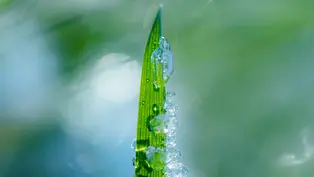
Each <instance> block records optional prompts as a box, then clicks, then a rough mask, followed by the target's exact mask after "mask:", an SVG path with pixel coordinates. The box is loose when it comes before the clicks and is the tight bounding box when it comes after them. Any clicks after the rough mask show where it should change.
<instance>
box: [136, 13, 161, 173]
mask: <svg viewBox="0 0 314 177" xmlns="http://www.w3.org/2000/svg"><path fill="white" fill-rule="evenodd" d="M160 38H161V9H159V10H158V13H157V15H156V18H155V21H154V23H153V26H152V29H151V32H150V35H149V37H148V41H147V44H146V48H145V53H144V59H143V64H142V76H141V87H140V98H139V112H138V123H137V135H136V163H135V164H136V165H135V174H136V176H137V177H140V176H141V177H144V176H148V177H162V176H164V170H160V169H164V163H162V162H160V163H158V162H150V161H149V160H148V159H147V158H146V154H145V150H146V149H147V147H149V146H153V147H155V148H161V149H162V148H164V147H165V142H164V141H165V138H166V136H165V134H163V133H161V132H153V131H152V130H151V129H150V128H149V126H150V124H151V121H152V119H153V118H154V117H156V116H158V115H159V114H162V113H164V107H163V105H164V103H165V97H166V90H165V82H164V81H163V79H162V67H161V64H159V66H158V64H157V66H156V63H155V62H153V61H152V60H151V55H152V53H153V52H154V50H155V49H156V48H157V47H158V46H159V39H160ZM156 163H157V164H158V169H154V166H156Z"/></svg>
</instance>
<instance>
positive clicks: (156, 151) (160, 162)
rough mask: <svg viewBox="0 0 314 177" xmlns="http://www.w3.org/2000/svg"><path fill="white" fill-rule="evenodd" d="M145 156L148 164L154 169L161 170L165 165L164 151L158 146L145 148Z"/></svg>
mask: <svg viewBox="0 0 314 177" xmlns="http://www.w3.org/2000/svg"><path fill="white" fill-rule="evenodd" d="M146 158H147V161H148V162H149V164H150V166H151V167H152V168H153V169H155V170H162V169H163V167H164V166H165V159H166V157H165V153H164V151H163V150H162V149H160V148H155V147H153V146H149V147H148V148H147V150H146Z"/></svg>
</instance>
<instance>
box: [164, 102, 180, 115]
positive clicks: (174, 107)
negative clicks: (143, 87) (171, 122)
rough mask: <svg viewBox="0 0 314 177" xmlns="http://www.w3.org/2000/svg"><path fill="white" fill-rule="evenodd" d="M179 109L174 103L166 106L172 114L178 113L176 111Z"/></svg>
mask: <svg viewBox="0 0 314 177" xmlns="http://www.w3.org/2000/svg"><path fill="white" fill-rule="evenodd" d="M178 109H179V107H178V106H176V105H173V104H168V105H167V108H166V111H167V112H168V114H169V115H170V116H174V115H176V112H177V110H178Z"/></svg>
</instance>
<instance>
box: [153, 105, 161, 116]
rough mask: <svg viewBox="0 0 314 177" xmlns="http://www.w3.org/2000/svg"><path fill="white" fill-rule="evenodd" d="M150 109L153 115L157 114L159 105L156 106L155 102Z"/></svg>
mask: <svg viewBox="0 0 314 177" xmlns="http://www.w3.org/2000/svg"><path fill="white" fill-rule="evenodd" d="M152 109H153V113H154V114H155V115H158V114H159V107H158V105H157V104H153V107H152Z"/></svg>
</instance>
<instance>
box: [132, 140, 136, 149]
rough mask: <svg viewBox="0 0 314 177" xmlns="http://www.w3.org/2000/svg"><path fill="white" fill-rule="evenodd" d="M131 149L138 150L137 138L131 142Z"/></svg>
mask: <svg viewBox="0 0 314 177" xmlns="http://www.w3.org/2000/svg"><path fill="white" fill-rule="evenodd" d="M131 149H133V150H134V151H135V150H136V140H134V141H133V142H132V144H131Z"/></svg>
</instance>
